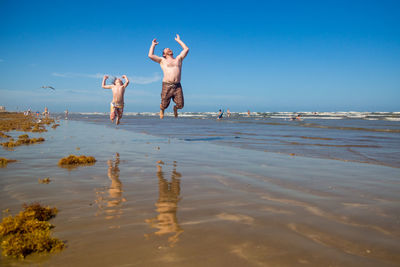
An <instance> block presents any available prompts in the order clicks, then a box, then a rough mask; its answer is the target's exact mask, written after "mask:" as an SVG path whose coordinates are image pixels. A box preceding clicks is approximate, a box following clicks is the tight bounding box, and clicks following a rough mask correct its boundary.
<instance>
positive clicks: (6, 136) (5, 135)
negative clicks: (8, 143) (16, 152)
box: [0, 132, 11, 138]
mask: <svg viewBox="0 0 400 267" xmlns="http://www.w3.org/2000/svg"><path fill="white" fill-rule="evenodd" d="M0 137H1V138H10V137H11V136H9V135H8V134H5V133H3V132H0Z"/></svg>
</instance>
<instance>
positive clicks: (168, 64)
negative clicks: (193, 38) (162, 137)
mask: <svg viewBox="0 0 400 267" xmlns="http://www.w3.org/2000/svg"><path fill="white" fill-rule="evenodd" d="M175 41H177V42H178V43H179V44H180V45H181V46H182V48H183V50H182V52H181V53H180V54H179V55H178V56H177V57H176V58H174V55H173V53H172V50H171V49H169V48H165V49H164V50H163V56H162V57H158V56H156V55H154V48H155V47H156V45H158V42H157V40H156V39H154V40H153V42H152V43H151V46H150V50H149V58H150V59H151V60H153V61H155V62H157V63H159V64H160V66H161V69H162V70H163V72H164V78H163V83H162V91H161V104H160V119H163V118H164V110H165V109H166V108H167V107H168V106H169V103H170V102H171V98H172V100H173V101H174V102H175V106H174V115H175V118H177V117H178V109H182V108H183V105H184V100H183V92H182V85H181V72H182V61H183V59H184V58H185V57H186V55H187V54H188V52H189V48H188V47H187V46H186V45H185V44H184V43H183V42H182V40H181V38H180V37H179V35H178V34H177V35H176V37H175Z"/></svg>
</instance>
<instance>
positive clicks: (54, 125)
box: [51, 123, 60, 129]
mask: <svg viewBox="0 0 400 267" xmlns="http://www.w3.org/2000/svg"><path fill="white" fill-rule="evenodd" d="M58 126H60V124H58V123H57V124H53V126H51V128H53V129H56V128H57V127H58Z"/></svg>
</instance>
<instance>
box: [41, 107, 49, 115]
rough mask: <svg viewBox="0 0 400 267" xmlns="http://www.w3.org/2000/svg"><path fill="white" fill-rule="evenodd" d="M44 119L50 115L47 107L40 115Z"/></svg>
mask: <svg viewBox="0 0 400 267" xmlns="http://www.w3.org/2000/svg"><path fill="white" fill-rule="evenodd" d="M42 114H43V115H44V116H45V117H48V116H49V115H50V112H49V109H48V108H47V107H45V108H44V112H43V113H42Z"/></svg>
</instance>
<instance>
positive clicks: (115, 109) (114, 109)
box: [110, 102, 124, 120]
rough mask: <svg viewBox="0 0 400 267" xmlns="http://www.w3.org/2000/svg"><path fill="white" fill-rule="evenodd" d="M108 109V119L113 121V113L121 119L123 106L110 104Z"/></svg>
mask: <svg viewBox="0 0 400 267" xmlns="http://www.w3.org/2000/svg"><path fill="white" fill-rule="evenodd" d="M110 105H111V107H110V119H111V120H114V119H115V113H117V114H118V117H119V118H122V113H123V112H124V104H118V103H113V102H111V104H110Z"/></svg>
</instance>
